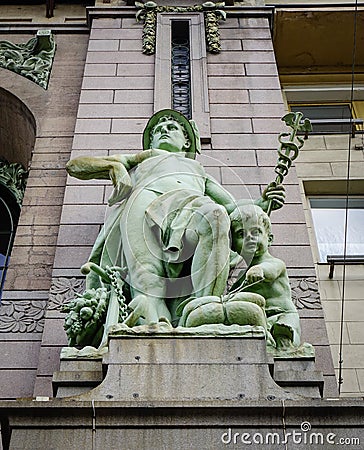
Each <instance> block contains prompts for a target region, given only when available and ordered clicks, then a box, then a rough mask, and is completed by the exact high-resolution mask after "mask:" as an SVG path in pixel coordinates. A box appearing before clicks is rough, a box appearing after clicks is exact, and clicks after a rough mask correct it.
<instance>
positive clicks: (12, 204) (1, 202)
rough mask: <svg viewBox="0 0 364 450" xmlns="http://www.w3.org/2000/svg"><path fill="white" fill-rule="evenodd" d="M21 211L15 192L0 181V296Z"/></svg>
mask: <svg viewBox="0 0 364 450" xmlns="http://www.w3.org/2000/svg"><path fill="white" fill-rule="evenodd" d="M19 213H20V207H19V205H18V203H17V201H16V200H15V198H14V196H13V194H12V193H11V192H10V191H9V190H8V189H7V188H6V187H5V186H3V185H2V184H1V183H0V218H1V220H0V298H1V294H2V290H3V286H4V281H5V276H6V271H7V268H8V266H9V260H10V252H11V247H12V245H13V241H14V235H15V229H16V226H17V224H18V219H19Z"/></svg>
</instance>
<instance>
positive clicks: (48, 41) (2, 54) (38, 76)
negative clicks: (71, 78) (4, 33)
mask: <svg viewBox="0 0 364 450" xmlns="http://www.w3.org/2000/svg"><path fill="white" fill-rule="evenodd" d="M55 51H56V44H55V42H54V39H53V35H52V33H51V31H50V30H39V31H38V32H37V34H36V36H35V37H34V38H32V39H30V40H29V41H28V42H26V43H25V44H13V43H12V42H9V41H0V67H2V68H4V69H9V70H11V71H13V72H15V73H18V74H20V75H22V76H23V77H26V78H29V79H30V80H32V81H33V82H34V83H36V84H38V85H39V86H41V87H42V88H43V89H47V87H48V80H49V75H50V72H51V69H52V64H53V57H54V53H55Z"/></svg>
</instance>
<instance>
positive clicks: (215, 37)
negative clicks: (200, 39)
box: [135, 1, 226, 55]
mask: <svg viewBox="0 0 364 450" xmlns="http://www.w3.org/2000/svg"><path fill="white" fill-rule="evenodd" d="M135 6H136V7H137V8H138V12H137V13H136V20H137V21H138V22H140V21H142V22H144V28H143V53H145V54H146V55H153V54H154V53H155V45H156V31H157V13H165V12H172V13H188V12H203V13H204V18H205V30H206V31H205V33H206V45H207V51H208V52H210V53H219V52H220V51H221V44H220V33H219V20H225V19H226V12H225V11H223V8H224V7H225V3H214V2H205V3H203V4H202V5H194V6H158V5H157V4H156V3H154V2H152V1H148V2H146V3H141V2H135Z"/></svg>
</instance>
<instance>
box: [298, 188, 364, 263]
mask: <svg viewBox="0 0 364 450" xmlns="http://www.w3.org/2000/svg"><path fill="white" fill-rule="evenodd" d="M311 200H324V201H325V200H326V201H328V200H335V201H341V202H345V203H346V196H345V195H340V194H336V195H320V194H315V195H312V194H310V195H307V204H308V207H309V211H310V217H311V226H312V231H313V236H314V240H315V241H314V242H315V250H316V251H315V259H316V262H317V263H318V264H328V262H327V256H328V255H338V256H341V255H343V254H344V252H343V251H342V252H334V251H333V252H330V253H325V256H324V257H322V256H321V254H322V249H320V243H319V240H318V233H317V222H315V218H314V214H313V210H314V209H319V208H314V207H313V206H312V203H311ZM353 200H354V201H355V200H358V201H361V202H362V203H363V207H362V208H350V205H349V207H348V209H349V210H350V209H361V210H363V213H364V195H349V203H350V201H353ZM320 209H325V208H320ZM327 209H337V210H342V211H343V213H344V214H345V209H346V205H344V207H338V208H327ZM343 218H344V219H345V215H344V217H343ZM344 231H345V230H343V232H344ZM342 237H343V240H342V246H343V247H344V242H345V241H344V238H345V236H344V234H343V236H342ZM340 244H341V243H340ZM348 245H349V241H348V240H347V248H346V256H357V255H364V251H363V252H362V253H360V254H359V253H351V252H349V250H348ZM363 245H364V238H363ZM343 250H344V248H343Z"/></svg>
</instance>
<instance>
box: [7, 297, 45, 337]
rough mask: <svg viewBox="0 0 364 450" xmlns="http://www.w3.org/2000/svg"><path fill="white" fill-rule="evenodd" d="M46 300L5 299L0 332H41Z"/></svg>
mask: <svg viewBox="0 0 364 450" xmlns="http://www.w3.org/2000/svg"><path fill="white" fill-rule="evenodd" d="M45 308H46V301H44V300H14V301H8V300H3V301H2V302H1V308H0V333H41V332H42V331H43V328H44V316H45Z"/></svg>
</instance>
